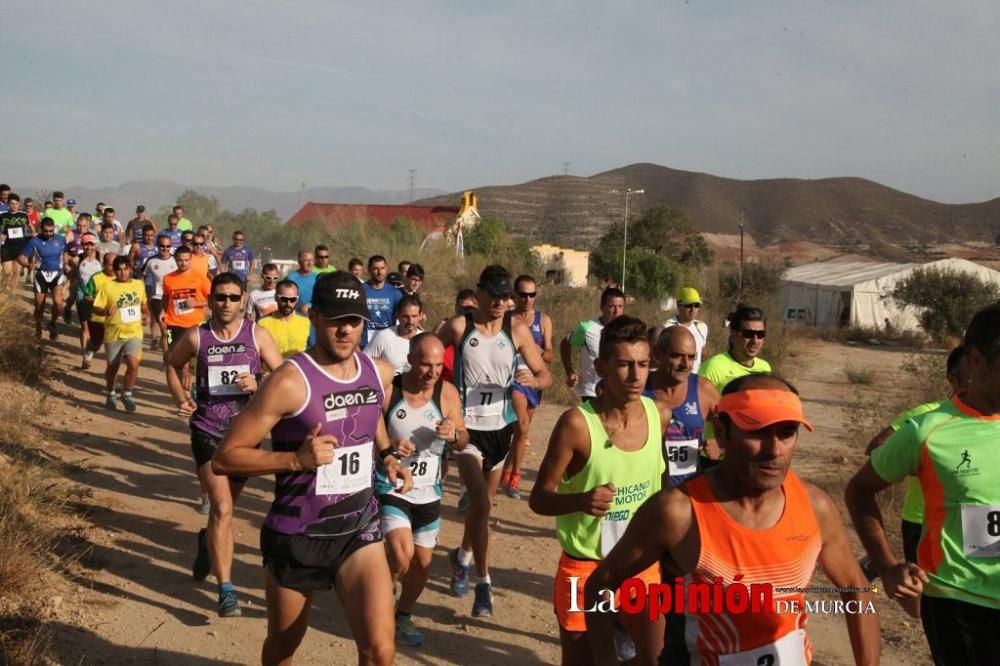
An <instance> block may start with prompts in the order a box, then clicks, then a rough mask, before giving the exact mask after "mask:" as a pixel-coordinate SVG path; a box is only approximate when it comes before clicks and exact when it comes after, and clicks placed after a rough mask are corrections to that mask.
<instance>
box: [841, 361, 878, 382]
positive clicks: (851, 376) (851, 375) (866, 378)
mask: <svg viewBox="0 0 1000 666" xmlns="http://www.w3.org/2000/svg"><path fill="white" fill-rule="evenodd" d="M844 374H845V375H846V376H847V381H849V382H850V383H851V384H862V385H864V386H870V385H871V384H874V383H875V371H874V370H873V369H871V368H859V367H857V366H854V365H851V364H850V363H848V364H847V367H845V368H844Z"/></svg>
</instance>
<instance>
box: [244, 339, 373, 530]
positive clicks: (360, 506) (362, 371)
mask: <svg viewBox="0 0 1000 666" xmlns="http://www.w3.org/2000/svg"><path fill="white" fill-rule="evenodd" d="M354 361H355V363H356V364H357V366H358V372H357V375H356V376H355V377H354V378H353V379H351V380H348V381H340V380H337V379H334V378H333V377H331V376H330V375H329V374H327V372H326V371H324V370H323V369H322V368H321V367H320V366H319V365H318V364H317V363H316V361H314V360H313V358H312V357H311V356H310V355H309V354H307V353H305V352H303V353H300V354H296V355H295V356H293V357H291V358H289V359H287V360H286V361H285V362H286V363H291V364H292V365H293V366H295V368H296V369H297V370H298V371H299V372H300V373H301V374H302V378H303V379H304V380H305V383H306V386H307V387H308V392H307V397H306V403H305V405H303V406H302V408H301V409H300V410H299V411H298V413H296V414H293V415H291V416H286V417H285V418H283V419H282V420H281V421H279V422H278V423H277V425H275V426H274V428H272V429H271V441H272V448H273V450H274V451H296V450H297V449H298V448H299V446H301V445H302V442H303V440H304V439H305V438H306V435H308V434H309V432H310V431H312V429H313V428H314V427H315V426H316V424H317V423H320V424H322V430H321V433H322V434H324V435H333V436H334V437H336V438H337V440H338V441H339V442H340V446H338V447H337V448H336V449H334V460H333V462H332V463H330V464H329V465H324V466H323V467H321V468H320V469H318V470H316V471H315V472H288V473H285V474H278V475H276V477H275V488H274V495H275V499H274V503H272V504H271V510H270V512H269V513H268V514H267V518H265V519H264V526H265V527H267V528H269V529H272V530H274V531H275V532H281V533H282V534H306V535H309V536H314V537H333V536H338V535H341V534H349V533H352V532H357V531H359V530H361V529H363V528H365V527H367V526H368V524H369V523H370V522H371V521H372V520H373V519H374V518H376V517H377V516H378V500H377V499H376V496H375V492H374V490H373V488H374V475H375V466H376V465H378V464H380V463H379V461H378V456H377V455H376V454H375V432H376V429H377V428H378V423H379V420H380V419H381V418H382V402H383V401H384V400H385V396H384V395H383V394H382V380H381V378H380V376H379V373H378V370H377V368H376V367H375V363H374V362H373V361H372V360H371V359H370V358H368V357H367V356H365V355H364V354H358V353H355V354H354Z"/></svg>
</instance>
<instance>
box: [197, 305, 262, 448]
mask: <svg viewBox="0 0 1000 666" xmlns="http://www.w3.org/2000/svg"><path fill="white" fill-rule="evenodd" d="M255 327H256V324H254V323H253V322H251V321H248V320H246V319H244V320H242V323H241V324H240V330H239V331H238V332H237V333H236V335H234V336H233V339H232V340H220V339H219V338H217V337H216V335H215V332H213V331H212V323H211V322H205V323H204V324H202V325H201V326H199V327H198V363H197V366H196V371H195V378H196V385H195V401H196V402H197V403H198V409H197V410H196V411H195V413H194V415H193V416H192V417H191V427H192V428H195V429H197V430H199V431H201V432H204V433H205V434H208V435H211V436H212V437H222V436H223V435H224V434H225V432H226V430H228V429H229V424H230V422H231V421H232V420H233V419H234V418H235V417H236V415H237V414H239V413H240V411H241V410H242V409H243V408H244V407H245V406H246V404H247V403H248V402H250V394H249V393H244V392H243V391H241V390H240V389H239V387H237V386H236V384H235V381H236V378H237V377H238V376H240V375H241V374H242V373H244V372H249V373H251V374H253V375H256V376H257V379H258V381H259V380H260V374H261V365H260V352H259V351H257V338H256V335H255V333H256V329H255Z"/></svg>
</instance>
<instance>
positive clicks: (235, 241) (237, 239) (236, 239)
mask: <svg viewBox="0 0 1000 666" xmlns="http://www.w3.org/2000/svg"><path fill="white" fill-rule="evenodd" d="M245 240H246V239H245V238H234V239H233V242H234V243H237V242H239V243H242V242H243V241H245Z"/></svg>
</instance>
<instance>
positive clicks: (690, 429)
mask: <svg viewBox="0 0 1000 666" xmlns="http://www.w3.org/2000/svg"><path fill="white" fill-rule="evenodd" d="M697 349H698V345H697V342H696V340H695V336H694V334H692V333H691V330H690V329H689V328H687V327H686V326H670V327H668V328H665V329H663V332H662V333H660V337H659V338H658V339H657V341H656V346H655V348H654V351H653V353H654V355H655V356H656V358H657V370H656V372H652V373H650V375H649V386H648V388H647V392H646V395H648V396H649V397H651V398H653V399H654V400H655V401H656V404H657V406H658V407H659V408H660V419H661V420H663V422H664V423H665V424H666V427H665V429H664V434H663V456H664V458H665V459H666V461H667V474H668V477H669V482H668V483H664V487H673V486H676V485H679V484H680V483H681V482H682V481H684V480H685V479H687V478H689V477H691V476H694V475H695V474H697V473H698V472H699V471H701V469H703V468H704V467H705V462H706V461H707V460H715V459H717V458H718V457H719V450H718V445H717V444H716V442H715V439H714V438H711V439H706V435H705V424H706V423H708V421H709V419H710V418H711V414H712V410H714V409H715V406H716V405H717V404H718V403H719V392H718V391H717V390H715V386H713V385H712V383H711V382H710V381H708V380H707V379H705V378H704V377H699V376H698V375H696V374H694V366H695V362H696V360H697V358H698V352H697Z"/></svg>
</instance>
